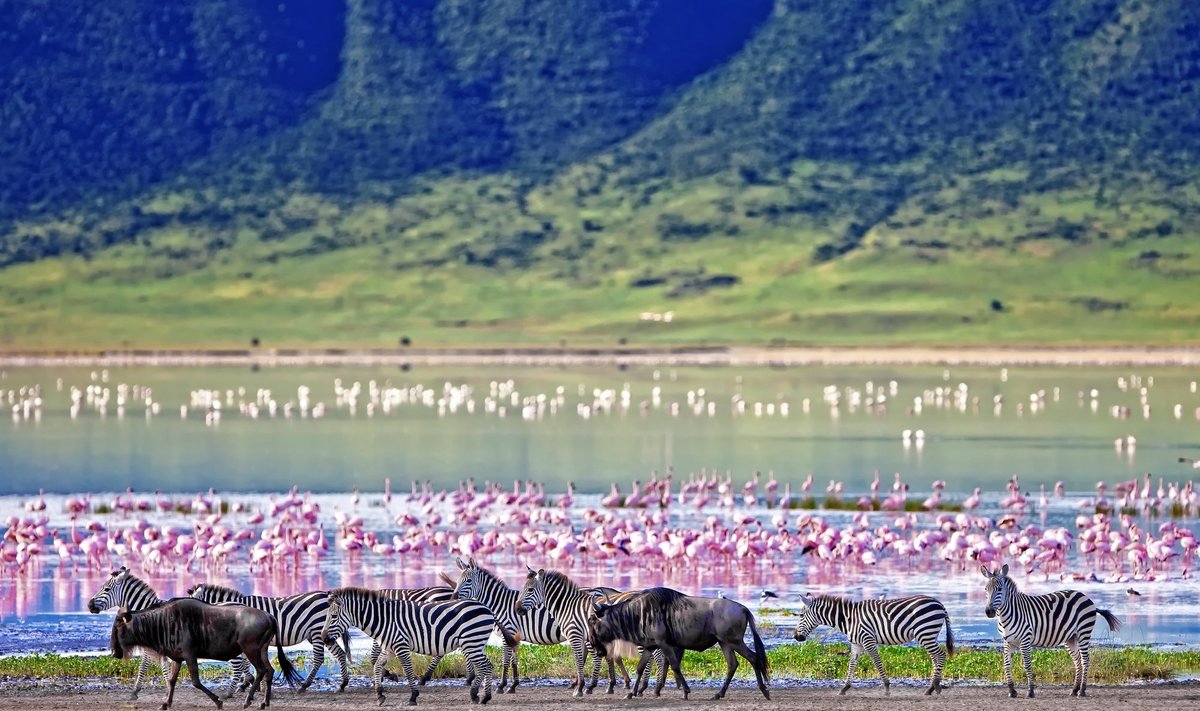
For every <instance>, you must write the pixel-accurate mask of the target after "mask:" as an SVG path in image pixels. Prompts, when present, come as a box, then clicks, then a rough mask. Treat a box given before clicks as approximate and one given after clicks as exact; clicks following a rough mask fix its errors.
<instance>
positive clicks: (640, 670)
mask: <svg viewBox="0 0 1200 711" xmlns="http://www.w3.org/2000/svg"><path fill="white" fill-rule="evenodd" d="M647 654H649V652H648V651H647V650H645V649H643V650H642V655H641V656H640V657H638V663H637V668H636V669H635V670H634V673H635V677H634V680H633V688H632V689H629V691H626V692H625V698H627V699H632V698H633V697H634V696H636V695H637V693H638V688H639V687H641V685H642V675H643V674H645V673H646V655H647Z"/></svg>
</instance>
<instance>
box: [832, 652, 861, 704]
mask: <svg viewBox="0 0 1200 711" xmlns="http://www.w3.org/2000/svg"><path fill="white" fill-rule="evenodd" d="M862 652H863V649H862V647H860V646H859V645H858V642H851V643H850V664H849V668H848V669H846V684H845V686H843V687H842V690H841V691H840V692H838V696H845V695H846V692H847V691H849V690H850V680H852V679H853V678H854V670H855V669H856V668H858V655H860V654H862Z"/></svg>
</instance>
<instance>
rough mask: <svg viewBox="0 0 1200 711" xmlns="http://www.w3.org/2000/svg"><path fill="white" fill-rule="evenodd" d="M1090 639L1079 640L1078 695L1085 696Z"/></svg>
mask: <svg viewBox="0 0 1200 711" xmlns="http://www.w3.org/2000/svg"><path fill="white" fill-rule="evenodd" d="M1091 642H1092V641H1091V640H1090V639H1081V640H1079V695H1080V696H1087V675H1088V667H1089V666H1091V659H1090V658H1089V657H1090V654H1091V652H1090V647H1091Z"/></svg>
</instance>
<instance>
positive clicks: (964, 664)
mask: <svg viewBox="0 0 1200 711" xmlns="http://www.w3.org/2000/svg"><path fill="white" fill-rule="evenodd" d="M881 651H882V656H883V663H884V667H885V669H886V670H887V672H888V676H889V677H890V678H892V679H927V678H928V677H929V674H930V672H931V668H930V665H929V658H928V657H927V656H926V654H925V652H924V651H923V650H921V649H918V648H915V647H884V648H882V650H881ZM488 654H489V656H490V657H491V659H492V661H493V663H494V664H495V665H496V670H497V672H499V664H500V650H499V649H497V648H492V647H489V648H488ZM767 656H768V657H769V659H770V665H771V676H772V679H773V680H775V683H780V680H785V679H810V680H819V679H825V680H839V679H844V678H845V675H846V664H847V660H848V659H849V657H848V652H847V648H846V647H845V645H819V644H804V645H795V644H788V645H783V646H780V647H778V648H776V649H774V650H771V651H770V652H768V654H767ZM293 659H296V660H297V661H298V662H299V663H300V664H301V665H305V664H307V656H306V655H299V656H296V655H293ZM417 659H420V657H418V658H417ZM627 664H628V668H629V670H630V672H631V673H632V672H633V670H634V666H633V664H632V663H628V662H627ZM137 665H138V662H137V660H117V659H113V658H112V657H110V656H99V657H75V656H60V655H54V654H44V655H41V654H39V655H29V656H11V657H5V658H2V659H0V678H34V679H43V678H112V679H121V680H132V678H133V677H134V675H135V674H136V673H137ZM519 665H520V673H521V676H522V678H526V677H528V678H539V679H546V678H549V679H567V678H570V677H571V676H573V675H574V673H575V672H574V661H573V659H572V657H571V656H570V654H569V652H568V650H567V648H566V647H563V646H554V647H540V646H530V645H523V646H522V647H521V652H520V662H519ZM1017 666H1018V668H1017V669H1015V674H1016V676H1017V680H1018V682H1020V680H1021V679H1023V678H1024V672H1023V671H1022V670H1021V669H1020V668H1019V665H1017ZM389 668H392V669H398V668H399V665H398V664H397V663H396V662H395V661H394V660H393V661H392V662H391V663H390V664H389ZM202 669H203V673H204V675H205V676H206V677H207V678H209V679H214V680H222V681H223V680H225V679H227V678H228V674H229V672H228V667H226V666H224V665H206V666H204V667H203V668H202ZM423 669H424V663H423V662H418V664H417V673H418V674H420V673H421V672H422V671H423ZM585 669H586V670H587V671H588V672H589V673H590V670H591V661H590V658H589V661H588V664H587V666H586V667H585ZM1198 669H1200V651H1159V650H1152V649H1150V648H1146V647H1121V648H1094V649H1093V650H1092V665H1091V671H1090V674H1089V680H1090V681H1091V682H1094V683H1101V684H1105V683H1107V684H1117V683H1124V682H1128V681H1139V680H1166V679H1172V678H1175V677H1176V676H1177V675H1178V674H1180V673H1183V672H1191V671H1195V670H1198ZM1033 670H1034V676H1035V679H1036V680H1037V681H1038V683H1070V682H1071V681H1073V676H1072V669H1071V660H1070V658H1069V657H1068V656H1067V653H1066V651H1064V650H1037V651H1035V652H1034V655H1033ZM329 671H330V673H331V674H336V672H334V671H333V668H332V667H330V668H329ZM465 671H466V669H465V664H464V660H463V658H462V656H461V655H457V654H455V655H451V656H449V657H447V658H446V659H445V660H443V662H442V664H441V665H440V666H439V667H438V675H437V676H438V677H439V678H457V677H462V676H464V675H465ZM683 672H684V675H685V676H686V677H687V678H688V679H689V680H694V679H717V678H720V677H723V676H724V674H725V660H724V658H723V657H722V656H721V654H720V652H719V651H718V650H716V649H710V650H708V651H706V652H687V653H686V654H685V655H684V663H683ZM368 673H369V672H368V670H367V668H366V665H365V664H364V663H363V662H362V661H359V662H358V663H356V664H355V669H354V674H356V675H360V676H363V675H367V674H368ZM605 674H606V671H605V668H603V667H602V668H601V685H604V684H606V683H607V682H606V681H605V679H606V677H605ZM857 676H858V678H863V679H870V678H877V675H876V674H875V670H874V668H873V666H872V665H871V663H870V660H869V659H862V660H860V662H859V668H858V671H857ZM737 678H739V679H748V680H752V679H753V678H754V676H753V670H752V669H751V668H750V665H749V664H747V663H745V661H744V660H742V664H741V665H740V666H739V667H738V672H737ZM945 678H946V679H950V680H981V681H1000V680H1002V678H1003V671H1002V667H1001V658H1000V653H999V652H998V651H995V650H982V649H969V648H968V649H961V648H960V649H959V651H958V653H957V654H955V655H954V656H952V657H950V658H949V660H948V661H947V663H946V671H945ZM155 681H156V680H152V683H154V682H155ZM618 682H620V676H619V673H618Z"/></svg>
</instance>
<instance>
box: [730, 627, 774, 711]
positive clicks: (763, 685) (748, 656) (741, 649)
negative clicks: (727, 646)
mask: <svg viewBox="0 0 1200 711" xmlns="http://www.w3.org/2000/svg"><path fill="white" fill-rule="evenodd" d="M731 649H732V650H733V651H734V652H737V653H738V654H740V655H742V657H743V658H744V659H745V660H746V661H748V662H750V666H751V667H752V668H753V669H754V680H755V681H757V682H758V690H759V691H761V692H762V693H763V696H766V697H767V698H768V699H769V698H771V692H769V691H768V690H767V680H766V678H765V677H764V676H763V673H762V664H761V662H759V661H757V659H758V655H757V653H755V652H754V651H753V650H752V649H750V648H749V647H747V646H746V643H745V642H743V641H742V640H741V639H738V640H737V641H735V642H734V643H733V644H732V645H731Z"/></svg>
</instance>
